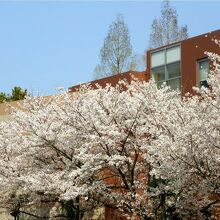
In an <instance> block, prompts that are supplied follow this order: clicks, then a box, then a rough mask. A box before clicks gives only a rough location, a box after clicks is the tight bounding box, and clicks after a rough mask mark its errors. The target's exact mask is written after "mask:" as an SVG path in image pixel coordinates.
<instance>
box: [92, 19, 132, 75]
mask: <svg viewBox="0 0 220 220" xmlns="http://www.w3.org/2000/svg"><path fill="white" fill-rule="evenodd" d="M131 55H132V46H131V43H130V36H129V30H128V27H127V25H126V23H125V22H124V18H123V16H122V15H118V16H117V18H116V20H115V21H113V23H112V24H111V25H110V26H109V30H108V34H107V36H106V38H105V40H104V44H103V46H102V48H101V50H100V64H99V65H97V66H96V68H95V77H96V78H100V77H103V76H109V75H115V74H118V73H122V72H125V71H127V70H129V59H130V58H131Z"/></svg>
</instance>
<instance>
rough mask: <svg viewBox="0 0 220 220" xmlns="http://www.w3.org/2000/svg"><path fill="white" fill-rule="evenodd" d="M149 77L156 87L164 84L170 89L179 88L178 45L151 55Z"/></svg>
mask: <svg viewBox="0 0 220 220" xmlns="http://www.w3.org/2000/svg"><path fill="white" fill-rule="evenodd" d="M151 75H152V77H153V79H154V80H155V82H156V83H157V85H158V87H160V86H161V84H162V83H163V82H166V83H167V85H169V86H170V88H171V89H180V88H181V71H180V46H179V45H178V46H174V47H170V48H165V49H162V50H161V51H158V52H154V53H152V54H151Z"/></svg>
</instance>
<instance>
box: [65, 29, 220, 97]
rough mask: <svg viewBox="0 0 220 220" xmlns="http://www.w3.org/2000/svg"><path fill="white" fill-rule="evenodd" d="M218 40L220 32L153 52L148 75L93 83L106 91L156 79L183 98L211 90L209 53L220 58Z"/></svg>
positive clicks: (149, 53) (135, 74)
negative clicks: (203, 88)
mask: <svg viewBox="0 0 220 220" xmlns="http://www.w3.org/2000/svg"><path fill="white" fill-rule="evenodd" d="M215 39H220V30H216V31H212V32H209V33H206V34H202V35H199V36H195V37H192V38H189V39H186V40H183V41H180V42H176V43H173V44H170V45H166V46H163V47H160V48H156V49H153V50H149V51H147V56H146V59H147V67H146V70H145V71H143V72H137V71H128V72H125V73H121V74H118V75H113V76H109V77H105V78H102V79H99V80H95V81H92V82H90V83H91V85H92V86H94V87H95V84H97V83H98V84H99V85H101V86H103V87H104V86H105V85H106V84H111V85H112V86H115V85H116V84H117V82H118V81H119V80H121V79H126V80H127V81H128V82H130V81H131V80H132V78H133V77H135V78H136V79H137V80H140V81H148V80H149V79H150V78H151V77H152V78H153V79H154V80H155V82H156V83H157V84H158V86H160V85H161V84H162V83H163V82H166V83H167V84H168V85H169V86H170V87H171V88H173V89H176V88H179V89H180V90H181V91H182V94H185V93H186V92H192V87H193V86H201V85H204V86H207V77H208V74H209V71H210V65H209V64H210V62H209V60H208V57H207V55H206V54H205V52H206V51H207V52H214V53H217V54H220V47H219V46H218V45H216V44H215V42H214V40H215ZM79 86H80V85H76V86H73V87H70V88H69V91H70V92H74V91H76V90H77V88H79Z"/></svg>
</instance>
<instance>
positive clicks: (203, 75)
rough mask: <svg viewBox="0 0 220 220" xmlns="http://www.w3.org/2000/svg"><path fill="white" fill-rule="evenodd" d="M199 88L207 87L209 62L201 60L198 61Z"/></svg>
mask: <svg viewBox="0 0 220 220" xmlns="http://www.w3.org/2000/svg"><path fill="white" fill-rule="evenodd" d="M198 70H199V86H200V87H201V86H204V87H208V83H207V79H208V75H209V60H208V59H207V58H206V59H203V60H199V61H198Z"/></svg>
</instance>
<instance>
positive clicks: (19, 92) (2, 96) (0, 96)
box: [0, 86, 28, 103]
mask: <svg viewBox="0 0 220 220" xmlns="http://www.w3.org/2000/svg"><path fill="white" fill-rule="evenodd" d="M27 95H28V92H27V89H22V88H21V87H19V86H15V87H14V88H13V89H12V92H11V95H10V94H6V93H5V92H1V93H0V103H3V102H8V101H17V100H22V99H24V98H25V97H26V96H27Z"/></svg>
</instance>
